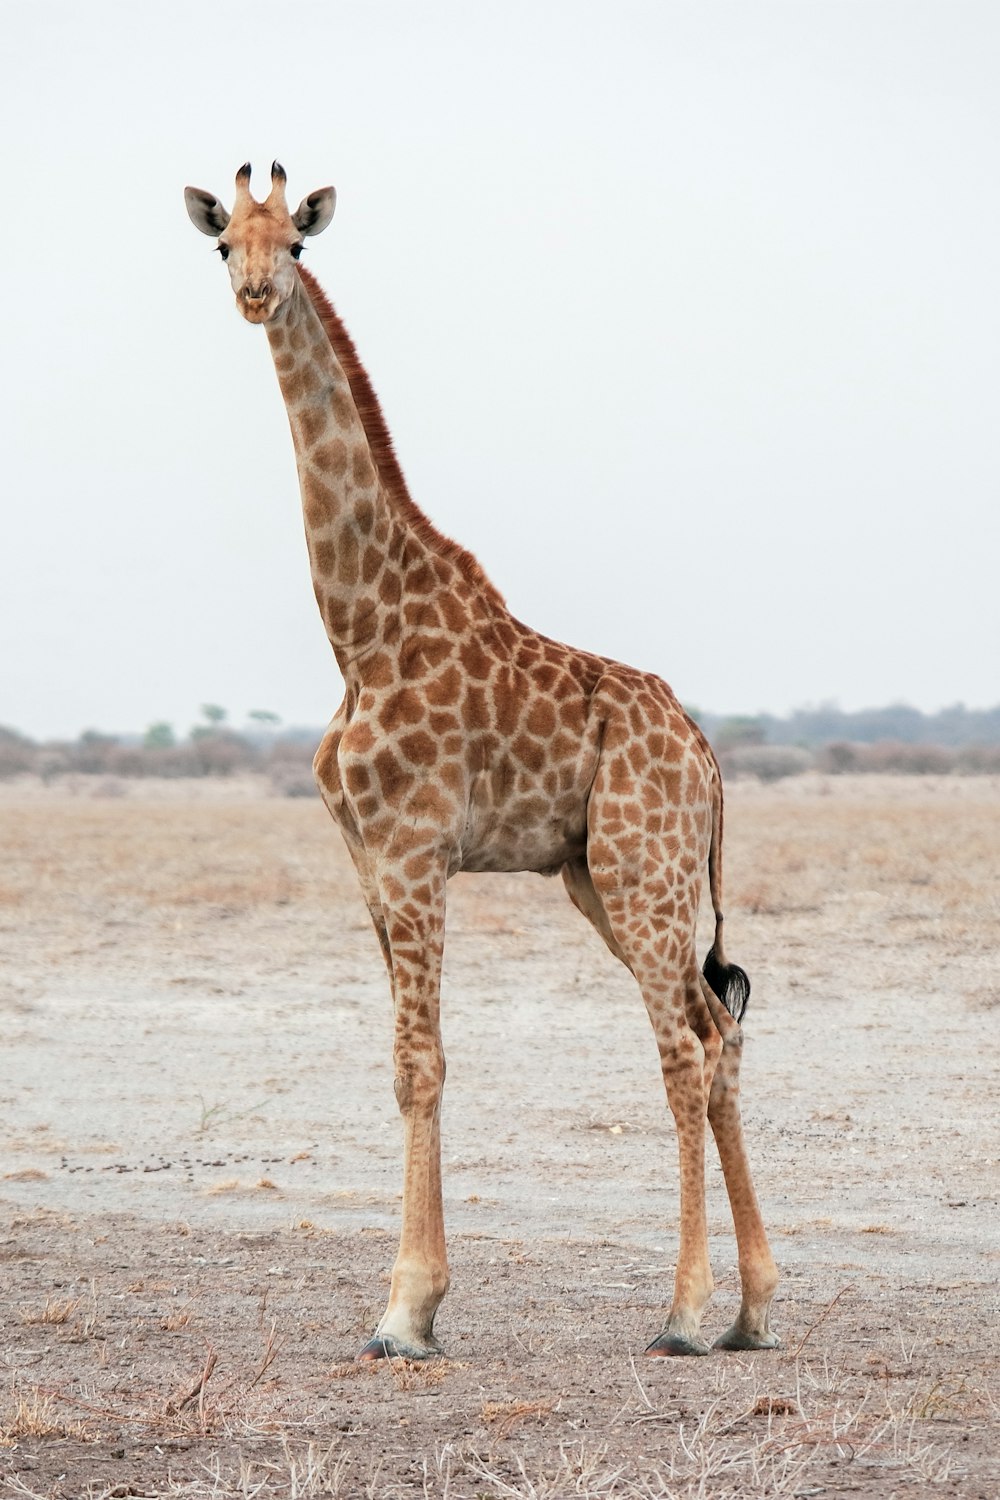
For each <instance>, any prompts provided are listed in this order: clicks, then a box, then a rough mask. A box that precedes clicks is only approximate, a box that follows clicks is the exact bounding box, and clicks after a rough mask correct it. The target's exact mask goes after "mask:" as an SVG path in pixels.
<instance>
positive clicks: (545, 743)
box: [185, 162, 778, 1360]
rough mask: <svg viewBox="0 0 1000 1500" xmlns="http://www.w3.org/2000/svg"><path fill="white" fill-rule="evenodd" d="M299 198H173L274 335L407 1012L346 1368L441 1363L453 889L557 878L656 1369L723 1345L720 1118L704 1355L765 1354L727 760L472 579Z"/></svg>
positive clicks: (320, 773) (355, 855)
mask: <svg viewBox="0 0 1000 1500" xmlns="http://www.w3.org/2000/svg"><path fill="white" fill-rule="evenodd" d="M285 183H286V176H285V172H284V169H283V168H282V167H281V166H280V165H279V164H278V163H277V162H275V163H274V164H273V165H272V168H271V188H270V192H269V193H268V196H267V197H266V198H265V199H264V200H262V201H257V200H256V199H255V198H254V197H253V196H252V194H251V192H250V166H249V164H246V165H244V166H242V167H241V168H240V170H239V172H238V173H237V176H236V194H235V200H234V204H233V209H232V212H231V213H229V212H227V210H226V209H225V208H224V207H223V205H222V204H221V202H220V201H219V200H218V199H217V198H216V197H215V196H214V195H213V194H211V193H206V192H204V191H202V190H201V189H198V188H187V189H186V190H185V200H186V204H187V209H188V213H189V215H190V217H191V219H192V221H193V222H194V224H195V226H196V228H198V229H200V230H201V231H202V233H204V234H206V235H210V236H212V237H213V238H215V239H217V241H218V244H217V248H218V251H219V254H220V255H221V257H222V259H223V260H224V261H225V262H226V265H227V269H228V271H229V275H230V279H231V282H232V286H233V291H234V292H235V295H236V305H237V307H238V309H239V311H240V313H241V314H242V315H243V317H244V318H245V319H246V320H247V321H248V322H250V323H259V324H263V326H264V329H265V332H266V334H267V339H268V343H269V344H270V348H271V354H272V356H273V359H274V366H275V370H276V372H277V376H278V384H279V386H280V389H281V394H282V396H283V398H284V401H285V406H286V409H287V413H288V420H289V424H290V426H291V432H292V440H293V445H294V449H295V459H296V464H297V467H298V475H299V482H300V488H301V492H302V506H303V516H304V522H305V533H306V542H307V546H308V553H309V562H310V568H311V574H312V583H313V589H314V591H315V594H316V600H317V603H318V605H319V610H320V614H321V616H322V619H323V623H324V625H325V627H326V632H327V636H328V638H329V640H330V644H331V646H332V648H333V651H334V654H335V656H336V659H337V662H338V665H339V667H340V671H341V673H342V675H343V679H344V685H345V696H344V700H343V702H342V703H341V705H340V707H339V709H338V710H337V712H336V714H335V715H334V717H333V719H332V721H331V723H330V727H329V729H328V731H327V733H326V735H325V737H324V739H323V741H322V743H321V744H320V747H319V749H318V751H317V753H316V757H315V761H314V771H315V776H316V781H317V784H318V787H319V791H320V793H321V795H322V798H323V800H324V802H325V803H326V806H327V808H328V809H329V811H330V813H331V814H332V816H333V818H334V821H335V822H336V823H337V824H338V826H339V828H340V831H341V833H342V835H343V837H344V840H345V842H346V844H347V847H348V850H349V851H350V855H351V858H352V860H353V863H354V866H355V869H356V871H357V876H358V881H359V883H360V886H361V890H362V893H363V895H364V899H365V901H366V903H367V905H368V910H369V912H370V914H371V919H372V923H373V925H374V927H375V931H376V934H377V936H378V940H379V943H380V946H381V949H382V955H383V958H384V960H385V964H386V968H387V970H388V974H389V983H390V988H391V992H392V1000H393V1016H394V1036H393V1061H394V1074H395V1076H394V1089H395V1095H396V1099H397V1103H398V1106H399V1110H400V1114H401V1116H402V1123H403V1204H402V1223H401V1229H400V1240H399V1248H398V1253H397V1256H396V1260H395V1264H394V1267H393V1271H392V1278H391V1285H390V1292H389V1298H388V1303H387V1305H386V1308H385V1312H384V1314H383V1316H382V1318H381V1320H380V1322H379V1323H378V1326H377V1328H376V1329H375V1332H374V1333H373V1335H372V1337H371V1338H370V1339H369V1340H368V1342H367V1343H366V1344H365V1345H364V1347H363V1348H362V1349H361V1351H360V1354H359V1356H358V1357H359V1359H364V1360H368V1359H380V1358H386V1357H392V1356H404V1357H406V1358H410V1359H422V1358H427V1357H429V1356H432V1355H435V1354H438V1353H440V1352H441V1346H440V1344H439V1343H438V1340H437V1339H436V1337H435V1334H434V1317H435V1313H436V1312H437V1309H438V1307H439V1305H440V1303H441V1301H442V1299H443V1297H444V1295H445V1293H446V1291H447V1288H448V1280H449V1270H448V1258H447V1250H446V1245H445V1229H444V1214H443V1207H442V1198H441V1137H440V1111H441V1098H442V1089H443V1084H444V1077H445V1059H444V1052H443V1049H442V1045H441V1027H440V980H441V962H442V954H443V947H444V918H445V886H446V882H447V880H448V879H449V877H450V876H452V875H454V874H455V873H456V871H458V870H470V871H494V870H506V871H512V870H533V871H537V872H539V873H541V874H546V875H554V874H561V876H562V879H563V881H564V883H565V886H566V889H567V891H568V893H569V896H570V898H571V900H572V901H573V902H574V904H575V905H576V906H577V907H578V908H579V910H580V911H581V912H582V913H583V915H584V916H585V917H586V918H587V919H588V921H590V922H591V923H592V924H593V926H594V927H595V928H596V929H597V931H598V932H599V933H600V935H601V937H602V938H603V939H604V941H605V943H606V944H607V946H608V948H609V949H610V950H611V952H612V953H613V954H614V955H615V957H616V958H618V959H620V960H621V962H622V963H623V964H625V965H626V967H627V968H628V969H629V970H630V971H631V973H632V974H633V976H634V977H635V979H636V980H637V982H638V984H639V987H640V990H641V992H642V996H643V999H644V1001H645V1004H646V1008H647V1011H648V1013H649V1018H650V1021H651V1022H652V1026H653V1032H654V1035H655V1039H656V1043H657V1047H658V1049H659V1056H660V1064H661V1071H662V1075H663V1080H664V1084H665V1087H666V1094H667V1102H668V1106H669V1108H670V1110H671V1112H672V1114H673V1117H674V1121H675V1124H676V1133H677V1142H678V1155H679V1167H680V1224H679V1245H678V1251H677V1261H676V1269H675V1277H674V1289H673V1301H672V1303H671V1306H670V1311H669V1314H668V1315H667V1319H666V1324H665V1326H664V1327H663V1329H662V1331H661V1332H660V1333H659V1334H658V1335H657V1337H656V1338H654V1339H653V1341H652V1343H651V1344H650V1345H649V1347H648V1349H647V1351H646V1352H647V1353H648V1354H650V1355H653V1356H660V1355H695V1354H706V1353H708V1352H709V1348H710V1346H709V1344H708V1343H707V1342H706V1340H705V1338H703V1336H702V1333H701V1318H702V1313H703V1310H704V1308H705V1306H706V1304H707V1302H708V1299H709V1297H710V1295H711V1292H712V1289H713V1281H712V1272H711V1267H710V1264H709V1256H708V1238H707V1228H706V1215H705V1138H706V1128H705V1125H706V1119H707V1121H708V1123H709V1124H710V1125H711V1129H712V1132H713V1135H714V1137H715V1141H716V1145H717V1149H718V1152H719V1156H720V1160H721V1164H722V1169H723V1176H724V1179H725V1184H726V1188H727V1192H728V1195H729V1200H730V1206H731V1210H732V1215H733V1221H734V1227H735V1231H736V1239H737V1245H738V1259H739V1269H740V1279H741V1302H740V1308H739V1312H738V1314H737V1317H736V1320H735V1322H734V1323H733V1324H732V1325H731V1327H730V1328H729V1329H728V1330H727V1331H726V1332H725V1333H723V1334H722V1335H721V1336H720V1337H719V1338H717V1339H716V1340H715V1347H717V1348H722V1349H740V1350H748V1349H770V1348H774V1347H775V1346H776V1345H777V1343H778V1340H777V1338H776V1337H775V1335H774V1334H773V1333H772V1332H771V1330H770V1327H769V1308H770V1303H771V1298H772V1296H773V1293H774V1290H775V1286H776V1284H777V1279H778V1276H777V1270H776V1267H775V1263H774V1260H773V1258H772V1255H771V1251H770V1249H769V1246H768V1241H767V1235H766V1232H765V1229H764V1224H763V1220H762V1216H761V1213H760V1209H759V1207H758V1203H757V1198H756V1195H755V1192H754V1187H753V1181H752V1178H751V1174H750V1167H749V1163H748V1160H747V1154H746V1148H745V1144H744V1138H743V1130H742V1124H741V1117H740V1107H739V1072H740V1057H741V1048H742V1039H743V1034H742V1027H741V1024H740V1023H741V1021H742V1016H743V1012H744V1009H745V1006H746V1001H747V998H748V995H749V981H748V980H747V977H746V975H745V973H744V972H743V970H742V969H740V968H739V967H738V966H737V965H735V964H729V963H728V962H727V959H726V956H725V950H724V947H723V915H722V908H721V899H722V827H723V801H722V784H721V779H720V774H719V768H718V764H717V762H716V760H715V757H714V755H713V753H712V751H711V749H710V747H709V745H708V743H707V741H706V739H705V737H704V735H703V734H702V733H701V731H700V730H699V728H698V727H697V725H696V724H695V723H694V722H693V721H692V720H691V719H690V718H689V717H688V716H687V714H686V713H685V712H684V710H683V709H682V708H681V706H680V704H679V703H678V701H677V699H676V698H675V696H674V694H673V693H672V691H671V690H670V688H669V687H668V686H667V685H666V683H665V682H663V681H662V680H661V679H660V678H659V677H656V676H653V675H651V674H649V673H646V672H640V671H637V670H635V669H634V668H632V667H628V666H625V665H623V664H621V663H619V662H615V661H611V660H607V659H605V658H603V657H599V656H595V655H592V654H590V653H588V652H585V651H578V650H575V649H573V648H572V647H570V646H566V645H561V644H559V643H558V642H556V641H552V640H548V639H547V638H546V637H545V636H542V635H540V634H538V633H537V632H536V631H534V630H532V629H530V628H529V627H528V626H526V625H523V624H522V623H521V622H520V621H519V620H517V619H515V618H514V617H513V615H512V614H511V613H510V612H509V611H508V609H507V608H506V606H505V604H504V601H503V599H502V597H501V595H500V594H499V592H498V591H497V589H496V588H495V587H494V586H493V584H492V583H491V582H490V581H489V580H488V578H487V577H486V575H485V573H484V572H483V570H482V568H481V567H480V565H479V563H478V562H477V561H476V559H475V558H474V557H473V556H472V555H471V554H470V553H468V552H466V551H464V550H463V549H462V548H461V547H460V546H458V545H457V544H456V543H455V542H453V541H451V540H449V539H448V538H446V537H444V536H443V535H441V533H440V532H438V531H437V530H436V529H435V527H434V526H433V525H432V524H431V522H430V521H429V520H428V519H427V517H426V516H425V515H424V514H423V512H422V511H421V510H419V509H418V507H417V505H416V504H415V503H414V501H413V500H412V499H411V497H410V494H409V491H408V490H407V487H406V483H405V480H404V478H403V474H402V471H401V469H400V466H399V464H398V462H397V459H396V456H395V453H394V450H393V446H392V442H391V439H390V437H389V432H388V429H387V427H386V424H385V421H384V419H383V416H382V412H381V409H380V406H379V403H378V400H377V398H376V396H375V393H374V391H373V389H372V386H371V383H370V381H369V378H368V375H367V373H366V371H365V369H364V368H363V366H362V364H361V362H360V360H359V358H358V355H357V352H356V350H355V347H354V344H353V343H352V341H351V339H350V337H349V335H348V333H347V331H346V330H345V328H344V325H343V323H342V322H341V320H340V318H339V317H338V315H337V313H336V312H335V311H334V309H333V307H332V306H331V304H330V303H329V301H328V300H327V298H326V296H325V295H324V293H323V292H322V290H321V289H320V287H319V284H318V283H317V281H316V280H315V279H314V277H313V276H312V275H311V274H310V273H309V272H308V271H307V270H305V269H304V268H303V267H302V266H301V265H300V264H298V261H299V257H300V255H301V253H302V251H303V249H304V244H303V241H304V238H305V237H307V236H310V235H316V234H319V233H320V232H321V231H322V230H324V229H325V228H326V227H327V225H328V224H329V223H330V220H331V219H332V217H333V212H334V207H335V204H336V194H335V192H334V189H333V188H330V187H327V188H321V189H319V190H318V191H316V192H313V193H310V194H309V195H308V196H307V197H306V198H304V199H303V200H302V202H301V203H300V205H299V207H298V208H297V209H296V210H295V212H294V213H292V212H291V211H290V210H289V208H288V204H287V202H286V197H285ZM706 871H707V873H708V884H709V889H710V893H711V899H712V905H713V908H714V913H715V938H714V943H713V945H712V948H711V950H710V952H709V954H708V957H707V959H706V961H705V964H704V966H703V968H702V967H699V963H698V959H697V955H696V948H695V943H696V937H695V923H696V917H697V912H698V906H699V900H700V895H701V889H702V882H703V878H704V875H705V872H706Z"/></svg>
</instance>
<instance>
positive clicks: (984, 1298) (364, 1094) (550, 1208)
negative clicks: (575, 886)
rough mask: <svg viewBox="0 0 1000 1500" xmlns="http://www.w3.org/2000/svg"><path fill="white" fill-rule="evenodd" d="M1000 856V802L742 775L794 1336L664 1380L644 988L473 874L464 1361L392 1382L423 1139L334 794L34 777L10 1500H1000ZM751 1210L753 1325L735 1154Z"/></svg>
mask: <svg viewBox="0 0 1000 1500" xmlns="http://www.w3.org/2000/svg"><path fill="white" fill-rule="evenodd" d="M95 793H96V794H97V795H95ZM998 850H1000V779H997V778H992V779H991V778H933V777H924V778H900V779H892V778H882V777H875V776H869V777H864V778H856V779H855V778H850V777H833V778H829V779H824V778H820V777H817V776H807V777H799V778H795V779H792V780H788V781H784V782H780V783H777V784H775V785H772V786H769V787H763V786H760V785H758V784H757V783H756V782H738V783H735V784H733V785H732V786H731V788H730V795H729V816H728V837H727V849H726V855H727V887H728V900H727V915H728V918H729V921H728V924H727V934H728V939H729V949H730V953H731V956H732V957H733V958H735V959H736V960H737V961H738V962H740V963H742V964H743V965H744V966H745V967H746V968H747V969H748V970H749V971H750V974H751V976H752V979H753V982H754V995H753V999H752V1001H751V1007H750V1011H749V1014H748V1018H747V1023H746V1029H747V1034H748V1042H747V1048H746V1060H745V1072H744V1100H745V1115H746V1120H747V1126H748V1133H749V1136H750V1142H751V1151H752V1155H753V1160H754V1164H755V1170H756V1173H757V1181H758V1187H759V1190H760V1195H761V1198H762V1200H763V1204H764V1209H765V1217H766V1219H767V1221H768V1224H769V1226H770V1228H771V1231H772V1236H773V1243H774V1249H775V1253H776V1256H777V1259H778V1261H779V1264H780V1266H781V1269H782V1273H783V1281H782V1284H781V1287H780V1289H779V1293H778V1298H777V1302H776V1307H775V1313H774V1320H773V1321H774V1324H775V1326H776V1328H777V1330H778V1332H779V1333H780V1334H781V1336H782V1339H783V1348H782V1349H781V1350H779V1351H777V1352H776V1353H773V1354H760V1355H753V1356H745V1355H732V1354H728V1355H723V1354H713V1355H711V1356H709V1357H708V1358H706V1359H703V1360H695V1361H680V1362H678V1361H656V1362H653V1361H645V1360H643V1359H642V1357H641V1356H642V1350H643V1348H644V1346H645V1344H646V1343H647V1342H648V1340H649V1339H650V1338H651V1337H652V1336H653V1335H655V1334H656V1333H657V1332H658V1330H659V1327H660V1323H661V1320H662V1317H663V1313H664V1309H665V1306H666V1304H667V1302H668V1301H669V1294H670V1284H671V1275H672V1257H673V1253H674V1245H675V1230H676V1209H677V1191H676V1171H675V1159H674V1158H675V1153H674V1142H673V1134H672V1127H671V1125H670V1123H669V1116H668V1113H667V1110H666V1106H665V1102H664V1097H663V1092H662V1085H661V1083H660V1080H659V1075H658V1068H657V1058H656V1050H655V1047H654V1045H653V1041H652V1035H651V1033H650V1031H649V1028H648V1023H647V1021H646V1018H645V1014H644V1011H643V1007H642V1003H641V1000H640V997H639V995H638V992H637V991H636V990H635V988H634V985H633V983H632V981H631V979H630V978H629V976H628V975H627V974H626V973H625V972H624V970H621V969H620V968H618V967H617V966H616V965H615V963H614V961H613V960H612V959H611V958H610V956H609V955H608V954H607V953H606V952H605V951H604V949H603V947H602V946H601V945H600V943H599V941H598V939H597V938H596V937H595V936H594V934H593V933H592V932H591V930H590V929H589V928H588V927H587V926H586V924H585V923H584V922H583V921H582V920H581V919H580V918H579V917H578V916H577V914H576V913H575V912H574V911H573V910H572V908H571V907H570V905H569V903H568V901H567V900H566V898H565V896H564V894H563V890H562V885H561V882H559V881H542V880H540V879H538V878H537V877H532V876H518V877H497V876H493V877H490V876H484V877H459V878H458V879H457V880H456V881H455V882H454V883H453V886H452V895H451V903H450V908H449V942H448V959H447V965H446V976H445V1000H444V1012H445V1045H446V1049H447V1052H448V1061H449V1076H448V1084H447V1089H446V1094H445V1114H444V1133H445V1163H446V1188H445V1191H446V1211H447V1217H448V1223H449V1227H450V1251H451V1262H452V1291H451V1293H450V1294H449V1297H448V1298H447V1300H446V1302H445V1304H444V1306H443V1308H442V1310H441V1313H440V1315H439V1318H438V1332H439V1334H440V1335H441V1337H442V1339H443V1341H444V1343H445V1345H446V1347H447V1350H448V1354H449V1356H450V1357H449V1358H448V1359H447V1360H445V1361H437V1362H434V1363H432V1364H429V1365H426V1366H410V1365H406V1364H403V1363H400V1362H395V1363H393V1364H392V1365H384V1366H379V1367H365V1368H359V1367H358V1366H356V1365H354V1364H353V1363H352V1356H353V1354H354V1353H355V1351H356V1350H357V1348H358V1347H359V1346H360V1344H361V1343H362V1342H363V1340H364V1338H365V1336H366V1335H367V1333H368V1332H370V1330H371V1328H372V1326H373V1324H374V1322H375V1320H376V1318H377V1316H378V1312H379V1310H380V1305H381V1303H382V1300H383V1298H384V1296H385V1292H386V1285H387V1280H388V1272H389V1268H390V1266H391V1263H392V1257H393V1252H394V1234H395V1227H396V1224H397V1222H398V1212H399V1202H398V1183H399V1161H398V1153H399V1136H400V1131H399V1127H398V1121H397V1116H396V1110H395V1104H394V1100H393V1093H392V1066H391V1058H390V1017H389V1006H388V1000H387V994H386V986H385V978H384V971H383V968H382V963H381V959H380V957H379V954H378V951H377V945H376V943H375V940H374V936H373V934H372V933H371V931H370V928H369V925H368V918H367V914H366V912H365V910H364V907H363V905H362V903H361V900H360V898H359V897H358V895H357V893H356V891H355V888H354V882H353V876H352V873H351V871H350V869H349V866H348V864H347V860H346V857H345V855H344V853H343V850H342V848H341V846H340V842H339V837H338V835H337V834H336V833H335V831H334V829H333V828H332V826H330V825H329V823H328V820H327V818H326V815H325V813H324V812H323V810H322V808H321V807H320V805H319V804H318V802H313V801H302V800H281V799H277V798H274V797H268V796H266V795H263V793H262V791H261V789H260V787H258V786H256V785H255V784H253V783H252V782H249V781H245V782H235V781H234V782H231V783H219V782H216V783H212V784H210V785H206V784H205V783H202V784H200V785H199V786H198V787H184V786H179V785H176V784H174V785H163V786H150V785H148V784H143V783H125V782H101V781H96V782H94V781H88V780H86V779H83V778H81V779H80V780H78V781H77V782H75V783H73V784H71V785H68V786H66V785H64V786H62V787H59V788H57V787H48V788H46V787H42V786H41V785H40V784H37V783H35V782H30V781H22V782H21V783H8V784H6V785H3V786H2V788H0V929H2V933H3V939H2V950H3V953H4V956H5V961H4V965H3V973H2V977H0V1024H2V1028H3V1034H4V1042H5V1046H4V1062H3V1067H2V1072H0V1131H2V1139H3V1144H4V1147H5V1149H4V1153H3V1159H2V1163H0V1200H2V1204H3V1209H4V1228H3V1234H2V1237H0V1287H2V1291H3V1299H2V1306H0V1350H2V1359H3V1364H4V1372H3V1381H2V1385H0V1494H2V1495H11V1496H27V1497H31V1496H44V1497H56V1496H58V1497H67V1500H68V1497H73V1500H78V1497H84V1496H86V1497H92V1500H97V1497H107V1500H110V1497H113V1496H129V1495H131V1496H190V1497H195V1496H205V1497H208V1496H215V1497H219V1500H224V1497H236V1496H240V1497H247V1500H248V1497H253V1496H260V1497H272V1496H273V1497H278V1496H281V1497H298V1500H305V1497H319V1496H352V1497H353V1496H367V1495H371V1496H380V1497H381V1496H386V1497H396V1496H400V1497H402V1496H434V1497H442V1500H443V1497H448V1500H473V1497H477V1500H478V1497H485V1500H494V1497H496V1500H503V1497H509V1500H519V1497H523V1500H543V1497H547V1500H561V1497H563V1496H584V1497H586V1496H634V1497H647V1500H652V1497H673V1496H676V1497H686V1500H696V1497H703V1500H714V1497H727V1500H738V1497H739V1500H743V1497H758V1496H759V1497H765V1496H789V1497H807V1496H823V1497H833V1500H836V1497H839V1496H847V1495H851V1496H854V1495H860V1496H876V1497H880V1500H881V1497H885V1500H888V1497H897V1500H911V1497H912V1500H916V1497H918V1496H919V1497H923V1496H925V1495H927V1494H941V1495H942V1496H945V1495H960V1496H963V1497H965V1496H967V1497H981V1500H995V1497H996V1496H997V1494H998V1493H1000V1465H998V1461H997V1458H996V1457H995V1456H994V1455H995V1453H996V1452H997V1449H998V1448H1000V1444H998V1443H997V1440H996V1439H997V1429H998V1417H1000V1371H998V1361H997V1353H996V1348H997V1327H998V1318H997V1313H998V1293H997V1285H998V1279H1000V1231H998V1225H1000V1220H998V1213H997V1199H998V1180H1000V1129H998V1124H997V1099H998V1097H1000V1063H998V1060H997V1059H998V1052H997V1047H996V1028H997V1024H998V1021H1000V974H998V966H997V958H996V955H997V952H998V949H1000V861H998V858H997V855H998ZM707 945H708V928H707V927H706V939H705V946H706V947H707ZM709 1220H710V1231H711V1235H712V1245H713V1259H714V1263H715V1268H716V1276H717V1282H718V1286H717V1291H716V1297H715V1299H714V1301H713V1303H712V1304H711V1306H710V1308H709V1310H708V1313H707V1315H706V1325H707V1329H708V1331H709V1333H710V1334H714V1333H715V1332H717V1331H719V1330H721V1328H722V1327H724V1326H725V1325H726V1323H728V1321H729V1320H730V1317H731V1315H732V1311H733V1307H734V1303H735V1298H736V1285H737V1283H736V1275H735V1264H734V1262H735V1249H734V1243H733V1238H732V1232H731V1226H730V1224H729V1222H728V1216H727V1210H726V1204H725V1197H724V1192H723V1188H722V1182H721V1174H720V1172H719V1170H718V1167H717V1164H715V1163H714V1162H712V1163H711V1165H710V1170H709Z"/></svg>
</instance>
